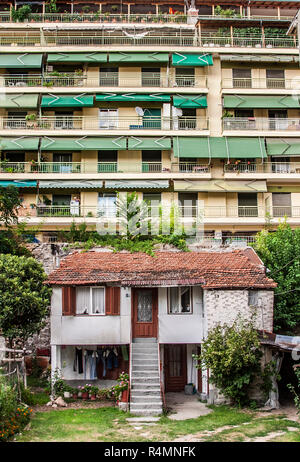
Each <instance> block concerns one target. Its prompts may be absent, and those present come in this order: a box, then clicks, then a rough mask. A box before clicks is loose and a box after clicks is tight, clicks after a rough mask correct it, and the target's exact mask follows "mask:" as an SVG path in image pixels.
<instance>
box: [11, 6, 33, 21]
mask: <svg viewBox="0 0 300 462" xmlns="http://www.w3.org/2000/svg"><path fill="white" fill-rule="evenodd" d="M31 13H32V10H31V7H30V5H23V6H21V7H20V8H18V9H15V8H13V9H12V11H11V16H12V20H13V21H14V22H25V21H26V22H27V21H28V19H29V18H30V15H31Z"/></svg>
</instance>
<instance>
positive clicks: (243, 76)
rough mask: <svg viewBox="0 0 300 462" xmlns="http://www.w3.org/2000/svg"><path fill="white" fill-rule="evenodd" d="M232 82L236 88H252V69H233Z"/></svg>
mask: <svg viewBox="0 0 300 462" xmlns="http://www.w3.org/2000/svg"><path fill="white" fill-rule="evenodd" d="M232 84H233V87H234V88H251V87H252V82H251V69H232Z"/></svg>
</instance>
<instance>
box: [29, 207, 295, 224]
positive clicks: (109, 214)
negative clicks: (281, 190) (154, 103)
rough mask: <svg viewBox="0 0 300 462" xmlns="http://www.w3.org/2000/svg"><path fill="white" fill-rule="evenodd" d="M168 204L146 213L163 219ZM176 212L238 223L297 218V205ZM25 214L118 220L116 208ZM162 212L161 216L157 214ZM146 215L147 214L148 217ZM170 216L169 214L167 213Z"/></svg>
mask: <svg viewBox="0 0 300 462" xmlns="http://www.w3.org/2000/svg"><path fill="white" fill-rule="evenodd" d="M171 205H172V204H169V206H160V207H157V206H156V207H155V206H154V207H152V206H151V207H150V206H149V211H151V214H152V216H153V218H154V219H157V217H159V216H163V217H164V219H165V218H166V217H167V215H166V212H168V211H169V210H171ZM177 209H178V213H177V214H176V216H177V217H178V219H180V220H181V219H183V220H185V219H188V220H189V219H192V220H195V219H196V218H197V219H198V220H200V221H201V220H205V219H212V218H216V219H218V218H236V219H238V220H240V219H243V218H246V219H249V218H260V219H266V218H267V217H268V218H283V217H285V216H286V217H290V218H300V206H296V207H294V206H271V207H261V206H238V205H236V206H229V207H223V206H212V207H204V208H198V207H197V206H178V207H177ZM26 212H28V214H30V215H31V216H38V217H47V216H48V217H87V218H88V217H91V218H93V217H94V218H112V219H118V218H119V217H118V210H117V207H113V206H111V207H105V206H100V205H99V206H81V205H80V204H78V205H74V206H72V205H63V206H57V205H44V204H39V205H37V206H35V207H34V208H30V209H28V210H26V208H23V209H21V211H20V214H21V215H22V216H24V215H26ZM161 213H163V215H161ZM149 216H150V215H149ZM170 217H171V213H170Z"/></svg>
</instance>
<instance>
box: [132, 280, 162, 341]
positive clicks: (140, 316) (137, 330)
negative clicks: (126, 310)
mask: <svg viewBox="0 0 300 462" xmlns="http://www.w3.org/2000/svg"><path fill="white" fill-rule="evenodd" d="M132 317H133V319H132V337H133V338H136V337H155V338H156V337H157V289H150V288H148V289H146V288H145V289H134V290H133V316H132Z"/></svg>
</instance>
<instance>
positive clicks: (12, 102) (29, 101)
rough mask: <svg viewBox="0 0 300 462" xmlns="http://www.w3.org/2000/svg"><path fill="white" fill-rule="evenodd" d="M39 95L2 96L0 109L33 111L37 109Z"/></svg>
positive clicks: (6, 94)
mask: <svg viewBox="0 0 300 462" xmlns="http://www.w3.org/2000/svg"><path fill="white" fill-rule="evenodd" d="M38 98H39V95H37V94H25V95H24V94H8V93H1V94H0V107H5V108H21V109H23V108H24V109H31V108H32V109H33V108H37V105H38Z"/></svg>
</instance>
